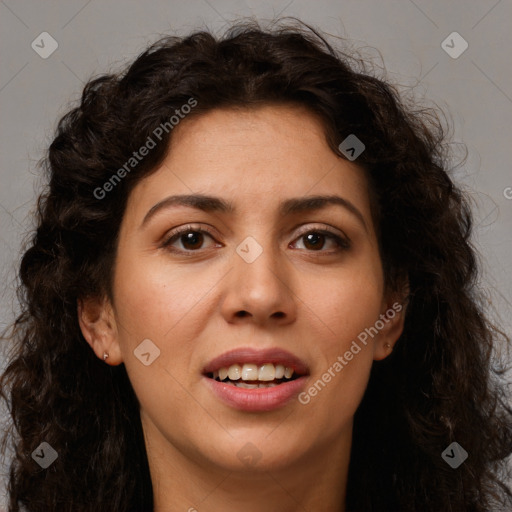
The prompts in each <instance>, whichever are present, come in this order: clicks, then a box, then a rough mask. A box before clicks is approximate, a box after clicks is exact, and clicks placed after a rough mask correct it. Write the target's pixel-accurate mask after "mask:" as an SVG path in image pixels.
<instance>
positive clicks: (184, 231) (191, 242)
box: [162, 226, 213, 252]
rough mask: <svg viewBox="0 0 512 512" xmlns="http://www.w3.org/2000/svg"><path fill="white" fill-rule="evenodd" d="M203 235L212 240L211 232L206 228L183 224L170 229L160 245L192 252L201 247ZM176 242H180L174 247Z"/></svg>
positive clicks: (172, 249) (203, 239)
mask: <svg viewBox="0 0 512 512" xmlns="http://www.w3.org/2000/svg"><path fill="white" fill-rule="evenodd" d="M205 237H206V238H210V239H212V240H213V234H211V233H210V232H209V231H208V230H207V229H205V228H196V227H194V226H185V227H183V228H179V229H176V230H174V231H171V232H170V233H169V235H168V237H167V238H166V239H165V241H164V242H163V244H162V247H163V248H166V249H169V250H171V251H176V252H194V251H197V250H198V249H202V248H203V247H202V245H203V243H204V241H205ZM176 242H179V243H181V247H174V244H175V243H176Z"/></svg>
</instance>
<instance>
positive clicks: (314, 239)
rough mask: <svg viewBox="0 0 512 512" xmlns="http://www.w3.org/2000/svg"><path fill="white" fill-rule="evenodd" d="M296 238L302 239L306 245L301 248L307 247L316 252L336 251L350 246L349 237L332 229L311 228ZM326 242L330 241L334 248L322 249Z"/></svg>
mask: <svg viewBox="0 0 512 512" xmlns="http://www.w3.org/2000/svg"><path fill="white" fill-rule="evenodd" d="M296 240H302V241H303V245H304V247H299V249H302V248H304V249H307V250H308V251H315V252H320V251H321V252H328V253H330V252H336V251H339V250H345V249H349V248H350V241H349V240H348V238H345V237H342V236H340V235H338V234H336V233H334V232H333V231H331V230H330V229H327V228H325V229H310V230H308V231H305V232H304V233H302V234H301V235H299V237H298V238H297V239H296ZM326 242H330V243H331V246H332V245H334V250H326V251H322V249H323V248H324V246H325V244H326Z"/></svg>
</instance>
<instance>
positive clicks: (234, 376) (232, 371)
mask: <svg viewBox="0 0 512 512" xmlns="http://www.w3.org/2000/svg"><path fill="white" fill-rule="evenodd" d="M222 369H223V370H226V373H227V375H228V377H229V379H230V380H238V379H239V378H240V377H241V376H242V367H241V366H240V365H239V364H232V365H231V366H230V367H229V368H222ZM224 378H225V377H224ZM221 380H222V379H221Z"/></svg>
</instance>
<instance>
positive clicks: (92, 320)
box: [77, 297, 122, 365]
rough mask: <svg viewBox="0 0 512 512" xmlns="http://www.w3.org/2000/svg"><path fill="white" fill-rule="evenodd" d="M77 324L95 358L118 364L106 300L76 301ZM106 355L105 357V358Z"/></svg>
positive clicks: (108, 305)
mask: <svg viewBox="0 0 512 512" xmlns="http://www.w3.org/2000/svg"><path fill="white" fill-rule="evenodd" d="M77 314H78V323H79V325H80V330H81V331H82V335H83V337H84V338H85V340H86V341H87V343H88V344H89V345H90V347H91V348H92V350H93V351H94V353H95V354H96V356H97V357H98V358H99V359H101V360H103V361H105V362H107V358H108V364H113V365H115V364H120V363H121V362H122V361H121V357H120V355H121V354H120V350H119V344H118V339H117V329H116V323H115V318H114V315H113V310H112V306H111V305H110V302H109V301H108V299H107V298H98V297H87V298H79V299H78V300H77ZM105 354H107V357H105Z"/></svg>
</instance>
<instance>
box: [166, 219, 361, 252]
mask: <svg viewBox="0 0 512 512" xmlns="http://www.w3.org/2000/svg"><path fill="white" fill-rule="evenodd" d="M190 232H193V233H206V234H207V235H209V236H210V237H211V238H212V239H214V240H215V236H214V234H213V233H212V232H211V231H210V230H209V229H208V228H197V227H194V226H191V225H187V226H185V227H183V228H178V229H176V230H174V231H171V232H170V233H169V236H167V237H166V239H165V241H164V242H163V243H162V245H161V247H162V248H164V249H167V250H169V251H171V252H175V253H180V254H187V255H193V253H197V252H200V251H201V249H197V250H183V249H175V248H173V247H171V245H172V243H173V242H175V241H176V240H178V239H179V238H180V237H181V236H182V235H184V234H186V233H190ZM311 233H316V234H320V235H326V236H327V237H329V238H331V239H332V240H333V241H334V242H335V244H336V245H337V246H338V249H337V250H336V249H335V250H334V251H332V250H331V251H324V250H319V251H313V250H309V251H308V250H307V249H305V250H306V251H307V252H310V253H313V254H314V253H316V252H318V253H326V254H332V253H333V252H335V251H343V250H347V249H350V247H351V242H350V239H349V238H348V237H346V238H344V237H341V236H339V235H338V234H336V233H334V232H333V231H332V230H331V229H330V228H329V227H328V226H324V227H323V228H322V229H308V230H305V231H303V232H301V233H299V234H298V236H297V237H296V238H295V240H297V239H299V238H302V237H304V236H306V235H309V234H311Z"/></svg>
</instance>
